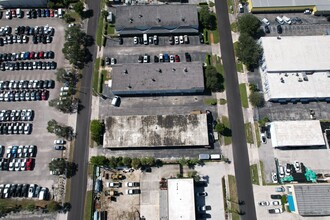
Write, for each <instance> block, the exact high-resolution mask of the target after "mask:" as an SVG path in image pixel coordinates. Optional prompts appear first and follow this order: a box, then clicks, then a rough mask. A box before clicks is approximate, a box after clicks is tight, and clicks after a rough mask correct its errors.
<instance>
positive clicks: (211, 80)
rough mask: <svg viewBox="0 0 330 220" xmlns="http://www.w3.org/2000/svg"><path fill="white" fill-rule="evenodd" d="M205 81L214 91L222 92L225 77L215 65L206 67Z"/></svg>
mask: <svg viewBox="0 0 330 220" xmlns="http://www.w3.org/2000/svg"><path fill="white" fill-rule="evenodd" d="M205 81H206V83H205V84H206V87H207V88H208V89H209V90H211V91H212V92H222V91H223V90H224V85H223V83H224V78H223V76H222V75H221V74H220V73H218V72H217V69H216V68H215V67H214V66H207V67H206V69H205Z"/></svg>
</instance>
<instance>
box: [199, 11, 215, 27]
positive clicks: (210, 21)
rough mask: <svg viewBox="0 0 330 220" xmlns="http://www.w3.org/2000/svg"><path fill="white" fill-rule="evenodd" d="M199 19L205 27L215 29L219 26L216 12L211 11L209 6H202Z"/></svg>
mask: <svg viewBox="0 0 330 220" xmlns="http://www.w3.org/2000/svg"><path fill="white" fill-rule="evenodd" d="M199 20H200V23H201V25H202V27H203V28H207V29H209V30H215V29H216V27H217V18H216V16H215V14H214V13H212V12H210V10H209V8H208V6H202V8H201V10H200V11H199Z"/></svg>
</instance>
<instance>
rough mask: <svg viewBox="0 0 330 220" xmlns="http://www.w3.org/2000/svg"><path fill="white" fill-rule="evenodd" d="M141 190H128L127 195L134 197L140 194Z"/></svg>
mask: <svg viewBox="0 0 330 220" xmlns="http://www.w3.org/2000/svg"><path fill="white" fill-rule="evenodd" d="M140 193H141V190H140V189H127V190H126V194H127V195H134V194H140Z"/></svg>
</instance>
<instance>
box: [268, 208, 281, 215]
mask: <svg viewBox="0 0 330 220" xmlns="http://www.w3.org/2000/svg"><path fill="white" fill-rule="evenodd" d="M268 213H269V214H281V213H282V208H276V209H268Z"/></svg>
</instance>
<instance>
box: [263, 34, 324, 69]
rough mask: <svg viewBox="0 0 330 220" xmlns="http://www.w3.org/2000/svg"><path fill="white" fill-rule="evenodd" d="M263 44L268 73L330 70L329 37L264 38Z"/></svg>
mask: <svg viewBox="0 0 330 220" xmlns="http://www.w3.org/2000/svg"><path fill="white" fill-rule="evenodd" d="M261 43H262V47H263V53H264V60H265V61H264V63H265V65H266V69H267V72H268V73H270V72H296V71H329V70H330V56H327V54H328V53H329V51H330V36H329V35H323V36H285V37H281V39H277V37H262V38H261ZM288 48H289V49H288Z"/></svg>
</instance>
